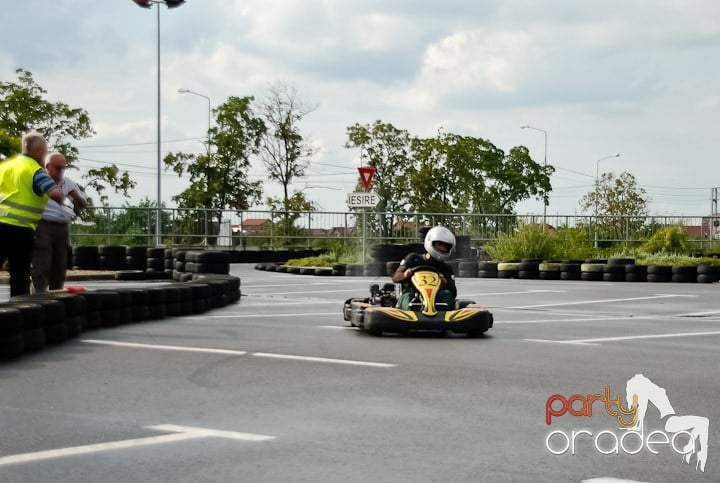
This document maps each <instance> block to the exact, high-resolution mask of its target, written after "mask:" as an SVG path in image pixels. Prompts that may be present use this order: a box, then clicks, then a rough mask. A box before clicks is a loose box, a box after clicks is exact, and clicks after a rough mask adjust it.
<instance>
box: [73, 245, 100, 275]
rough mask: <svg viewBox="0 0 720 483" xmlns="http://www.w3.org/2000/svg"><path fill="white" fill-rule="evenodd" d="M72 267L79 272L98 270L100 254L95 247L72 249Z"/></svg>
mask: <svg viewBox="0 0 720 483" xmlns="http://www.w3.org/2000/svg"><path fill="white" fill-rule="evenodd" d="M71 266H72V267H74V268H76V269H81V270H98V269H99V268H100V253H99V252H98V247H96V246H74V247H72V264H71Z"/></svg>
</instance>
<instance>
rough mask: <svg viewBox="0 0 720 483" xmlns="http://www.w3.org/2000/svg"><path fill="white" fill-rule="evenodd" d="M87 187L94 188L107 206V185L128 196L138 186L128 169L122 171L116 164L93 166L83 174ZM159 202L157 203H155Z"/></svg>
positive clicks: (102, 202)
mask: <svg viewBox="0 0 720 483" xmlns="http://www.w3.org/2000/svg"><path fill="white" fill-rule="evenodd" d="M83 179H85V180H87V181H85V188H92V189H93V190H95V192H97V194H98V196H99V197H100V203H101V204H102V205H103V206H107V200H108V196H107V195H106V194H105V190H106V189H107V186H106V184H107V185H108V186H110V188H111V189H112V190H113V191H114V192H115V193H117V194H120V195H123V196H125V197H127V196H128V192H129V191H130V190H131V189H133V188H135V186H137V182H136V181H134V180H133V179H132V178H131V177H130V174H129V173H128V172H127V171H120V168H118V167H117V166H116V165H114V164H111V165H109V166H103V167H101V168H91V169H89V170H88V171H87V174H86V175H85V176H83ZM155 204H157V203H155Z"/></svg>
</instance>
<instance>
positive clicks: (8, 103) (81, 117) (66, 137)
mask: <svg viewBox="0 0 720 483" xmlns="http://www.w3.org/2000/svg"><path fill="white" fill-rule="evenodd" d="M15 72H16V74H17V75H18V80H17V82H0V127H2V128H3V129H4V130H6V131H7V132H8V133H9V134H11V135H13V136H17V137H21V136H22V134H23V133H25V132H27V131H30V130H35V131H38V132H40V133H42V134H43V136H45V138H46V139H47V140H48V145H49V146H51V147H52V149H54V150H57V151H59V152H61V153H62V154H63V155H64V156H65V158H66V159H67V161H68V164H70V165H72V164H73V162H74V161H75V160H77V155H78V149H77V148H76V147H75V146H73V145H72V142H71V141H72V140H75V141H77V140H80V139H86V138H89V137H91V136H92V135H93V134H95V131H93V128H92V123H91V122H90V116H89V115H88V113H87V111H85V110H84V109H81V108H78V107H70V106H69V105H67V104H65V103H64V102H51V101H49V100H47V99H45V94H47V91H46V90H45V89H43V88H42V87H40V86H39V85H38V84H37V83H36V82H35V80H34V79H33V76H32V73H30V72H28V71H26V70H24V69H17V70H16V71H15Z"/></svg>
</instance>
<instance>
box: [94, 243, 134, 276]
mask: <svg viewBox="0 0 720 483" xmlns="http://www.w3.org/2000/svg"><path fill="white" fill-rule="evenodd" d="M98 253H99V254H100V270H124V269H125V264H126V262H127V255H126V247H125V246H124V245H100V246H99V247H98Z"/></svg>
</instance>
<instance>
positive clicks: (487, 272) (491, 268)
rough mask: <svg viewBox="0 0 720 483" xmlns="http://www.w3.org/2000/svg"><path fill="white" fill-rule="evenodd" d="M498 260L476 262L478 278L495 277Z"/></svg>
mask: <svg viewBox="0 0 720 483" xmlns="http://www.w3.org/2000/svg"><path fill="white" fill-rule="evenodd" d="M497 276H498V262H478V277H479V278H497Z"/></svg>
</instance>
